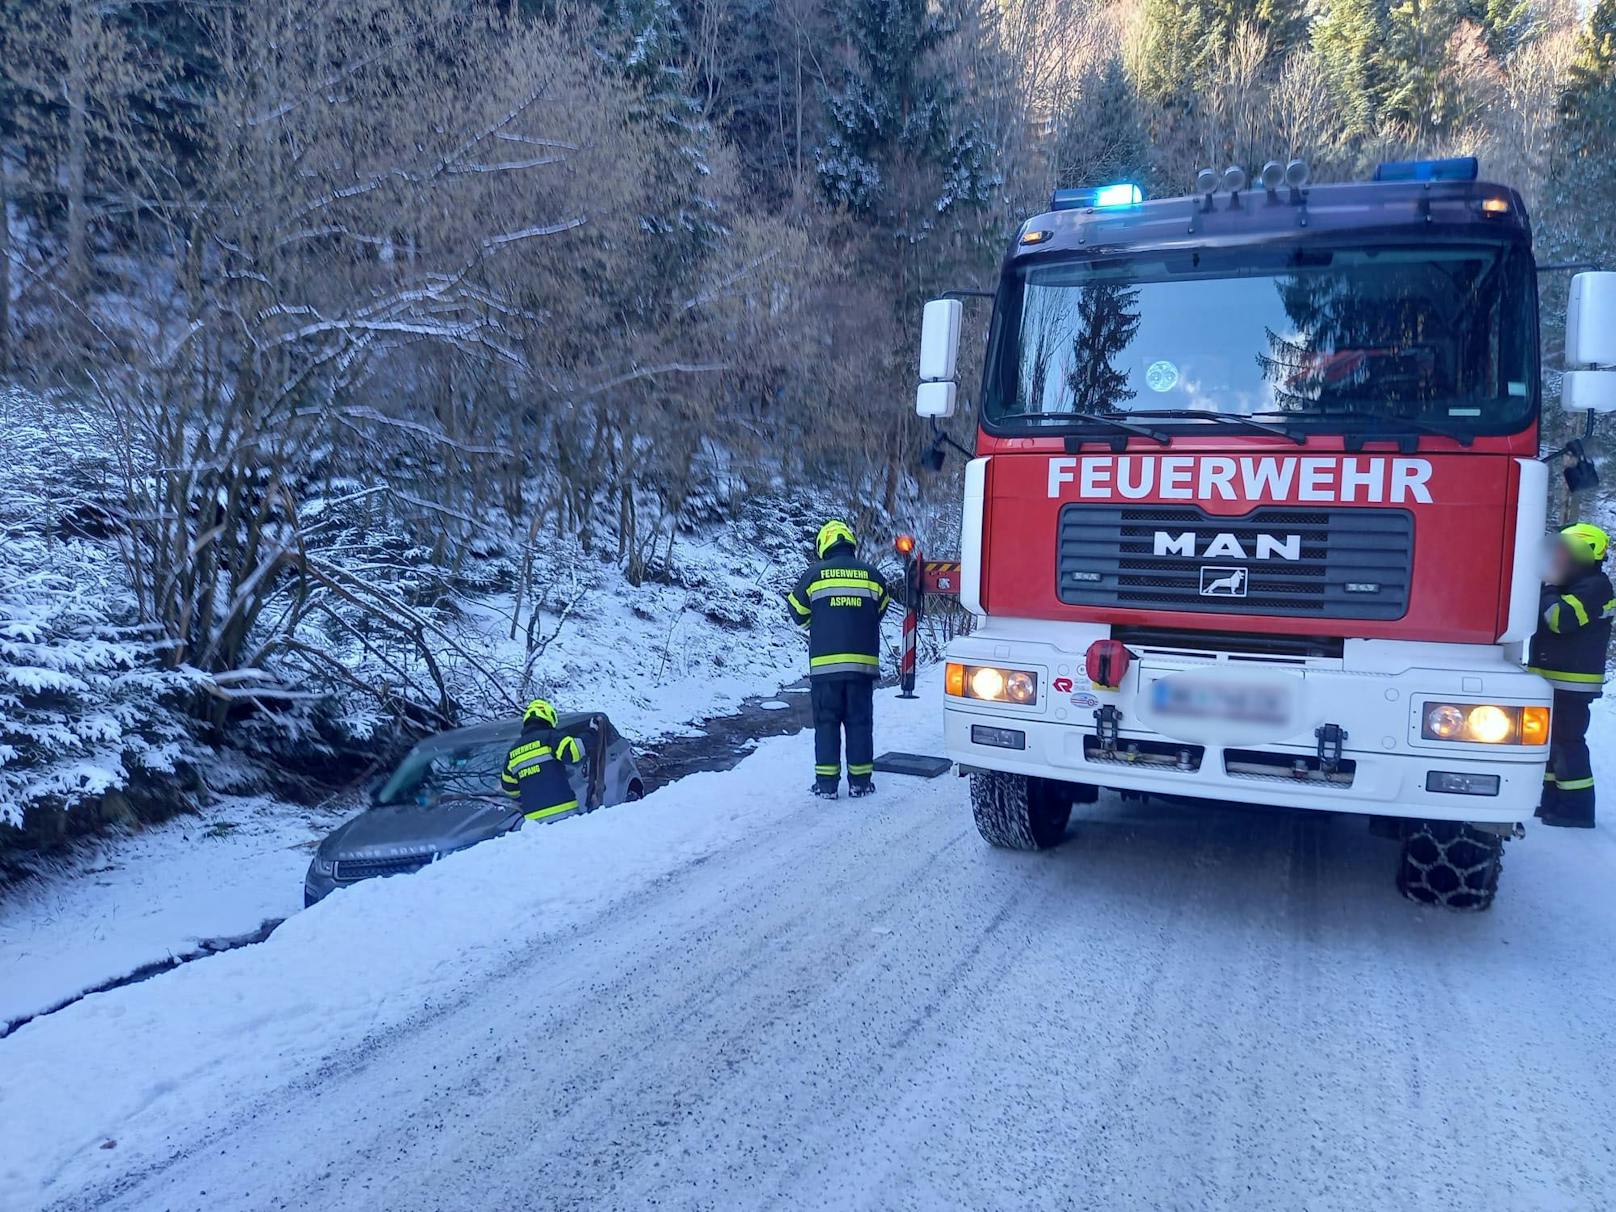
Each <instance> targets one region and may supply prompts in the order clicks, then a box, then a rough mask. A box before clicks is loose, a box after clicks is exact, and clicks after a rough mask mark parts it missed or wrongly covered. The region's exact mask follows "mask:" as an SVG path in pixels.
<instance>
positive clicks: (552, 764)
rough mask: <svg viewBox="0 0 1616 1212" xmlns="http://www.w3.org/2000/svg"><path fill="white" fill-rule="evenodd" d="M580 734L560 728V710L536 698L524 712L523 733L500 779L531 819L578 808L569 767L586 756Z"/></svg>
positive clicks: (561, 815)
mask: <svg viewBox="0 0 1616 1212" xmlns="http://www.w3.org/2000/svg"><path fill="white" fill-rule="evenodd" d="M583 755H584V754H583V746H581V745H580V744H578V738H577V737H574V736H567V735H566V734H565V733H561V732H557V731H556V710H555V708H554V707H552V706H551V705H550V704H549V703H548V702H546V701H545V700H544V699H534V700H533V701H532V702H531V703H529V704H528V705H527V710H526V711H524V712H523V713H522V735H521V737H519V738H518V739H517V742H516V744H515V745H514V746H513V747H512V748H511V752H510V755H509V756H508V757H507V758H506V759H505V769H504V770H503V771H501V772H500V776H499V783H500V786H501V787H502V788H504V790H505V794H506V795H511V796H516V797H518V798H519V799H520V801H521V805H522V815H523V816H525V817H526V818H527V819H528V820H530V821H553V820H555V819H556V818H557V817H563V816H568V815H570V814H571V813H574V812H577V811H578V796H577V794H576V793H575V792H574V791H573V789H572V780H571V779H570V778H569V777H568V775H567V768H568V767H569V766H575V765H577V764H578V763H579V762H580V761H582V760H583Z"/></svg>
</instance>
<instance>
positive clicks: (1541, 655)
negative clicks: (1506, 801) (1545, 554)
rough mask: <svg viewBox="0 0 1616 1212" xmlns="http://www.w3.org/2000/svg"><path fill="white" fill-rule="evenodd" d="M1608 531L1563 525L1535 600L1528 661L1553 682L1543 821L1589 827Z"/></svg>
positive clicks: (1607, 606) (1604, 642)
mask: <svg viewBox="0 0 1616 1212" xmlns="http://www.w3.org/2000/svg"><path fill="white" fill-rule="evenodd" d="M1609 546H1610V536H1609V535H1607V534H1606V533H1605V532H1604V531H1603V530H1601V529H1599V527H1597V526H1594V525H1591V524H1590V523H1587V522H1578V523H1577V524H1576V525H1575V526H1567V527H1566V528H1565V529H1564V530H1562V531H1561V532H1560V534H1559V541H1558V542H1557V543H1556V544H1555V546H1554V552H1553V556H1552V559H1551V563H1550V567H1549V577H1548V580H1547V581H1546V582H1544V585H1543V597H1542V600H1541V602H1540V604H1539V617H1538V629H1537V634H1536V635H1535V636H1533V637H1532V651H1531V657H1530V663H1529V667H1530V668H1531V670H1532V672H1533V673H1537V674H1541V675H1542V676H1543V677H1544V678H1546V679H1547V680H1548V682H1549V684H1550V685H1551V686H1553V687H1554V709H1553V715H1552V719H1551V721H1550V724H1549V768H1548V770H1547V771H1546V772H1545V773H1544V775H1543V799H1542V801H1541V802H1540V803H1539V805H1538V810H1537V815H1538V816H1539V817H1541V818H1542V819H1543V823H1544V824H1545V825H1561V826H1566V827H1570V828H1576V829H1592V828H1593V827H1594V772H1593V767H1592V766H1591V765H1590V764H1589V760H1588V741H1587V733H1588V709H1589V705H1590V704H1591V703H1592V702H1593V701H1594V700H1595V699H1596V698H1598V697H1599V696H1600V694H1601V693H1602V691H1603V688H1604V682H1605V650H1606V648H1607V647H1609V645H1610V628H1611V619H1612V617H1613V616H1616V592H1613V591H1612V589H1611V583H1610V578H1608V577H1607V576H1606V575H1605V569H1604V560H1605V551H1606V549H1607V548H1609Z"/></svg>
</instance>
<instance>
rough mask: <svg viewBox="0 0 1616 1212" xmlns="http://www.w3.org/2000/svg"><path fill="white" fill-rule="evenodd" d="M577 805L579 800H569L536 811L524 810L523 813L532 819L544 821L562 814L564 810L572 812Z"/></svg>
mask: <svg viewBox="0 0 1616 1212" xmlns="http://www.w3.org/2000/svg"><path fill="white" fill-rule="evenodd" d="M577 806H578V801H577V800H568V801H567V802H566V803H565V804H554V805H552V806H551V807H549V808H540V809H538V810H537V811H535V812H524V813H523V814H522V815H523V816H525V817H526V818H527V819H528V820H530V821H542V820H545V819H547V818H549V817H552V816H560V815H561V814H562V813H563V812H571V811H572V810H573V809H574V808H576V807H577Z"/></svg>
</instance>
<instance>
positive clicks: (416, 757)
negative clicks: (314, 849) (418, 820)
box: [376, 741, 510, 804]
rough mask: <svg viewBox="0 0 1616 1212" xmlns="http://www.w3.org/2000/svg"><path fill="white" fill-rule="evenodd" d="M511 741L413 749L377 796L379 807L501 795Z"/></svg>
mask: <svg viewBox="0 0 1616 1212" xmlns="http://www.w3.org/2000/svg"><path fill="white" fill-rule="evenodd" d="M509 753H510V743H509V742H508V741H497V742H494V743H488V742H484V743H482V744H479V745H462V746H459V747H457V748H452V749H445V748H439V747H436V746H434V747H433V748H431V749H429V750H426V749H424V748H423V747H417V748H415V749H412V750H411V751H410V752H409V754H408V755H407V756H406V757H405V758H404V760H403V761H402V762H401V763H399V767H398V769H397V770H395V771H394V772H393V777H392V778H390V779H388V780H387V782H386V784H385V785H384V786H383V787H382V789H381V790H380V791H379V792H377V793H376V802H377V803H378V804H410V803H436V802H439V801H441V800H443V799H445V798H451V799H452V798H454V797H457V796H488V795H499V794H501V791H500V786H499V772H500V771H501V770H503V769H504V767H505V758H506V756H507V755H508V754H509Z"/></svg>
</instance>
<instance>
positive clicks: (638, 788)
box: [626, 779, 645, 804]
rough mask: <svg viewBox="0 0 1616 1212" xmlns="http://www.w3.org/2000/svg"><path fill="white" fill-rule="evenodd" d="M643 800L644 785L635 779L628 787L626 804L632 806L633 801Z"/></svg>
mask: <svg viewBox="0 0 1616 1212" xmlns="http://www.w3.org/2000/svg"><path fill="white" fill-rule="evenodd" d="M644 798H645V784H644V783H642V782H640V780H639V779H635V780H634V781H633V782H632V783H630V784H629V785H628V795H627V797H626V799H627V802H628V803H631V804H632V803H633V802H634V801H635V800H643V799H644Z"/></svg>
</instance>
